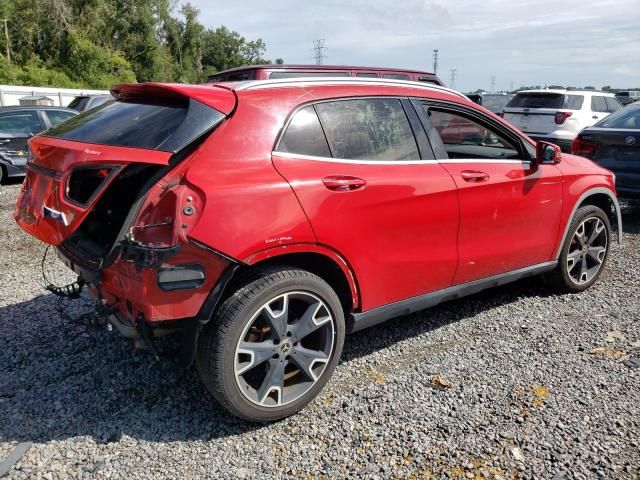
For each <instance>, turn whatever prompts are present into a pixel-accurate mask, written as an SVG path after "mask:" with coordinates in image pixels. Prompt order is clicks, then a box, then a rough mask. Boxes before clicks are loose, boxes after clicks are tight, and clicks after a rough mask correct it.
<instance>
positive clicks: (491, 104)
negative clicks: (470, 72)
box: [482, 95, 509, 108]
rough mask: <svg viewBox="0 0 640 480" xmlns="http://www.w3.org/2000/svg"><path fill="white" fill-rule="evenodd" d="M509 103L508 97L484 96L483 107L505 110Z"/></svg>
mask: <svg viewBox="0 0 640 480" xmlns="http://www.w3.org/2000/svg"><path fill="white" fill-rule="evenodd" d="M508 102H509V96H508V95H483V96H482V106H484V107H486V108H503V107H505V106H506V105H507V103H508Z"/></svg>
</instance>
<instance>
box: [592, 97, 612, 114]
mask: <svg viewBox="0 0 640 480" xmlns="http://www.w3.org/2000/svg"><path fill="white" fill-rule="evenodd" d="M591 110H592V111H594V112H608V110H607V102H606V101H605V99H604V97H601V96H593V97H591Z"/></svg>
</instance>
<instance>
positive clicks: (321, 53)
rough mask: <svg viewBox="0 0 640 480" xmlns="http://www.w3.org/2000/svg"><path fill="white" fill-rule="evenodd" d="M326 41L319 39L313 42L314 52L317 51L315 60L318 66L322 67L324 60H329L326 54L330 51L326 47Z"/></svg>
mask: <svg viewBox="0 0 640 480" xmlns="http://www.w3.org/2000/svg"><path fill="white" fill-rule="evenodd" d="M325 42H326V40H325V39H324V38H319V39H318V40H314V41H313V50H314V51H315V60H316V65H322V64H323V63H324V60H325V59H326V58H327V55H326V54H325V52H326V51H327V50H328V48H327V47H325V46H324V44H325Z"/></svg>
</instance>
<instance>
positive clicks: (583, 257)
mask: <svg viewBox="0 0 640 480" xmlns="http://www.w3.org/2000/svg"><path fill="white" fill-rule="evenodd" d="M607 237H608V236H607V229H606V227H605V224H604V222H603V221H602V220H601V219H600V218H598V217H589V218H587V219H585V220H583V221H582V223H580V225H579V226H578V228H577V229H576V231H575V233H574V234H573V237H572V239H571V243H570V244H569V251H568V254H567V273H568V274H569V277H570V278H571V281H572V282H574V283H575V284H576V285H583V284H585V283H588V282H589V281H591V279H593V277H594V276H595V275H596V274H597V273H598V272H599V271H600V268H601V267H602V263H603V262H604V259H605V257H606V255H607V248H608V238H607Z"/></svg>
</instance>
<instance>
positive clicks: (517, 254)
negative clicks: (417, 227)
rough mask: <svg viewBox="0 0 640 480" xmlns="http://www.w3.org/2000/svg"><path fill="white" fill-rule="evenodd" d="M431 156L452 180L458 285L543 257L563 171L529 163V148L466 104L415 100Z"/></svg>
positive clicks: (556, 220)
mask: <svg viewBox="0 0 640 480" xmlns="http://www.w3.org/2000/svg"><path fill="white" fill-rule="evenodd" d="M422 107H423V108H424V113H426V115H424V116H423V121H424V122H425V123H426V124H427V128H428V131H429V132H430V134H429V136H430V139H431V143H432V145H433V146H434V152H435V154H436V158H437V159H438V161H439V162H440V163H441V164H442V165H443V166H444V167H445V168H446V169H447V171H448V172H449V173H450V174H451V175H452V177H453V179H454V180H455V182H456V185H457V187H458V198H459V202H460V229H459V234H458V253H459V258H460V260H459V264H458V269H457V272H456V275H455V279H454V284H455V285H459V284H463V283H467V282H470V281H473V280H478V279H482V278H486V277H490V276H493V275H497V274H501V273H505V272H509V271H513V270H517V269H519V268H523V267H527V266H531V265H535V264H539V263H544V262H547V261H549V260H550V258H551V256H552V252H553V249H554V246H555V241H556V238H557V234H558V228H559V225H560V212H561V206H562V175H561V173H560V171H559V170H558V169H557V168H556V167H555V166H553V165H534V164H533V163H532V162H531V156H532V155H535V151H534V149H533V147H532V146H531V145H530V144H529V143H528V142H526V143H525V142H524V140H523V139H521V138H520V137H519V136H518V135H517V134H516V133H515V132H513V131H511V130H510V129H508V128H507V127H506V126H504V125H502V124H501V123H498V122H497V121H495V120H494V119H492V118H491V117H489V116H488V115H486V114H484V113H482V112H479V111H477V110H475V109H471V108H469V107H464V106H460V105H453V104H448V103H441V102H432V101H429V102H422Z"/></svg>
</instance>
